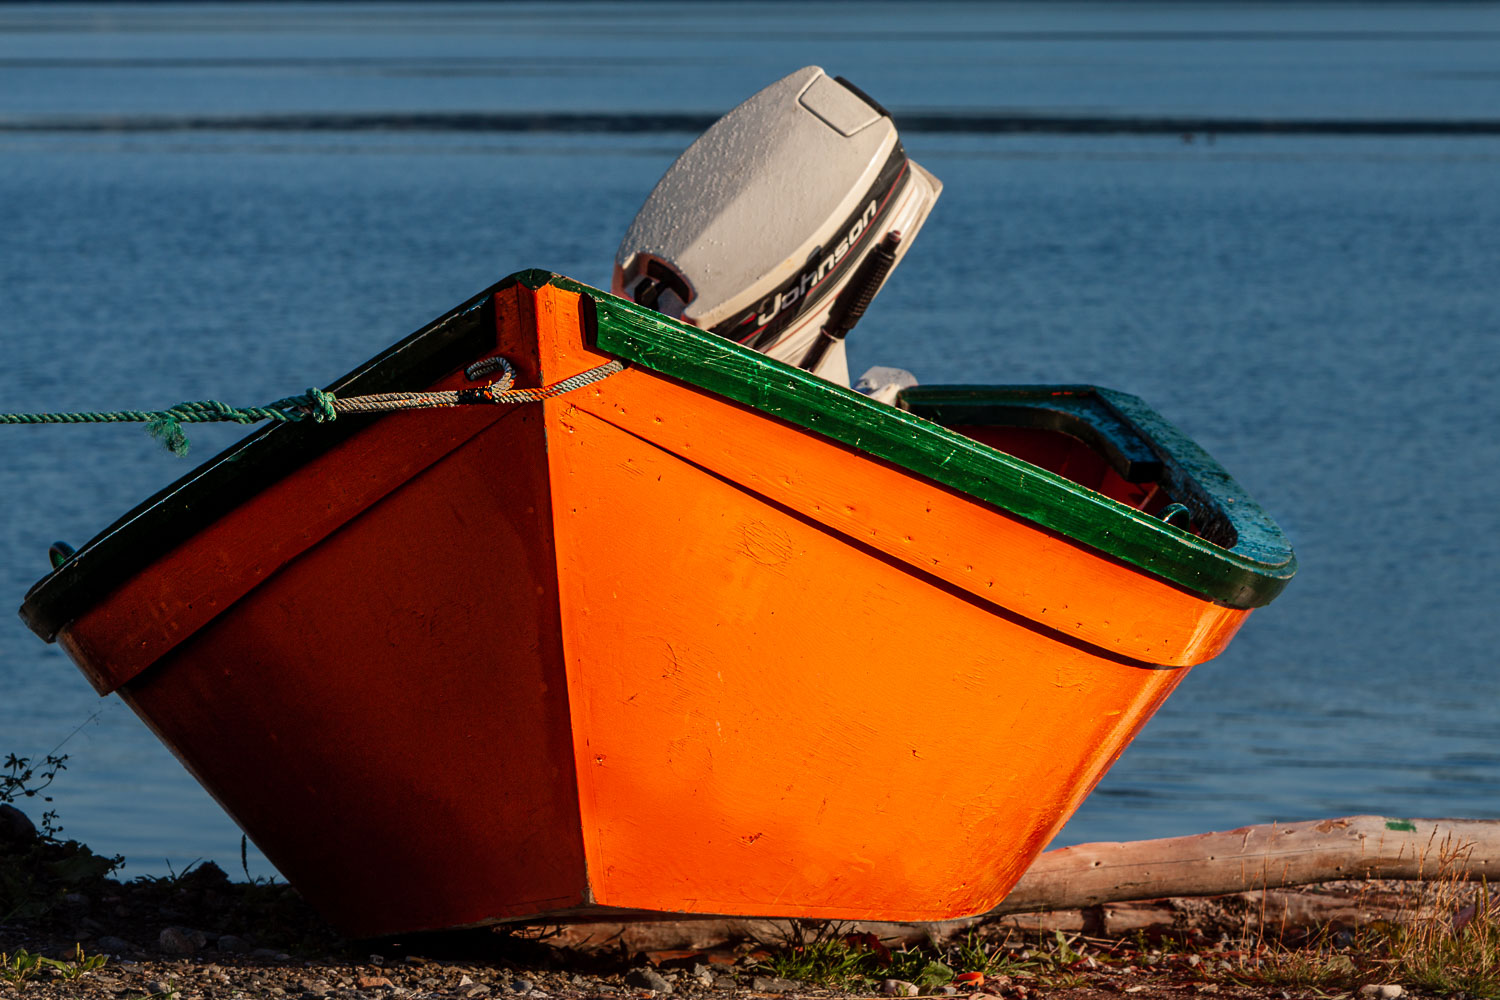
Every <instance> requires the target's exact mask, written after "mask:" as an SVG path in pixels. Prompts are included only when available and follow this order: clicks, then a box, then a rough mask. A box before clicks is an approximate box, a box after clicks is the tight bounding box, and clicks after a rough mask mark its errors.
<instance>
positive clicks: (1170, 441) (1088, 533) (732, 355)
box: [515, 271, 1297, 608]
mask: <svg viewBox="0 0 1500 1000" xmlns="http://www.w3.org/2000/svg"><path fill="white" fill-rule="evenodd" d="M515 278H516V280H518V281H520V282H521V283H523V284H525V285H527V286H529V287H532V288H539V287H541V286H542V285H544V284H552V285H554V286H555V287H557V288H560V289H563V290H565V291H569V292H574V293H577V294H580V295H582V296H585V297H586V299H587V300H588V301H591V302H592V303H593V309H594V312H595V316H596V321H595V323H594V330H593V331H592V336H593V342H594V346H596V347H597V348H598V349H599V350H601V351H604V352H606V353H608V354H611V355H615V356H617V357H619V358H622V359H624V360H626V361H629V362H631V363H632V364H634V365H639V366H642V367H645V368H649V369H651V370H653V371H656V372H659V373H660V374H662V375H666V376H668V377H671V378H674V379H678V380H680V381H683V382H688V383H691V384H693V385H695V386H698V387H699V388H702V389H705V390H707V391H709V392H712V393H714V394H716V395H719V396H723V397H725V398H728V399H731V400H733V401H735V402H738V403H742V404H744V405H747V406H750V407H753V408H755V409H757V410H760V411H762V412H764V413H766V414H769V415H771V416H774V417H777V418H780V419H781V420H784V421H786V422H788V423H791V424H793V425H796V426H799V427H803V428H806V429H807V430H810V431H812V432H814V433H817V434H820V435H822V436H824V437H827V438H829V439H831V440H834V441H837V442H839V443H841V444H844V445H847V446H849V447H851V448H855V449H857V450H859V451H862V452H865V453H866V454H869V455H871V456H873V457H876V458H880V459H884V460H886V461H888V462H892V463H894V464H896V465H899V466H901V467H903V468H905V469H908V470H910V471H911V472H913V473H915V474H917V475H920V476H923V477H925V478H927V479H931V480H933V481H935V482H938V483H941V484H942V485H944V486H948V487H951V488H953V489H955V490H958V491H960V492H962V493H965V494H968V495H969V496H972V497H974V498H976V499H978V500H982V501H984V502H985V503H988V504H991V505H993V506H995V507H997V508H999V509H1001V510H1003V511H1006V512H1008V513H1010V514H1013V515H1015V516H1017V517H1020V518H1023V519H1025V520H1027V521H1030V522H1032V523H1034V524H1037V525H1039V526H1041V527H1043V528H1046V529H1047V530H1049V531H1053V532H1056V533H1058V534H1060V535H1063V536H1066V537H1067V538H1070V539H1072V540H1074V541H1076V542H1079V543H1081V544H1083V545H1086V546H1088V547H1090V548H1092V549H1095V550H1097V551H1099V552H1101V553H1103V554H1105V555H1107V556H1110V557H1112V558H1114V559H1117V560H1119V561H1121V562H1124V563H1128V564H1130V565H1132V566H1135V567H1138V568H1140V569H1142V570H1145V571H1147V572H1149V573H1151V574H1153V575H1155V576H1158V577H1161V578H1163V579H1165V580H1168V581H1170V582H1172V583H1175V584H1177V585H1179V586H1181V587H1183V588H1185V589H1187V590H1189V591H1192V592H1194V593H1196V594H1200V595H1202V596H1203V597H1206V598H1208V599H1210V600H1213V601H1216V602H1218V603H1220V604H1223V605H1226V606H1228V607H1232V608H1254V607H1260V606H1262V605H1265V604H1268V603H1270V601H1271V600H1272V599H1273V598H1275V597H1276V595H1277V594H1279V593H1280V592H1281V590H1282V589H1283V588H1284V587H1285V586H1286V584H1287V582H1288V581H1289V580H1290V579H1291V578H1292V575H1293V574H1294V573H1295V572H1296V565H1297V564H1296V558H1295V556H1294V555H1293V554H1292V550H1291V546H1290V545H1289V544H1288V543H1287V541H1286V538H1285V536H1284V535H1283V534H1282V533H1281V531H1280V529H1278V528H1277V527H1276V524H1275V522H1273V521H1272V520H1271V519H1270V518H1269V517H1268V516H1267V515H1266V514H1265V513H1264V511H1262V510H1261V509H1260V508H1259V506H1257V505H1256V504H1255V503H1254V501H1253V500H1251V499H1250V498H1249V497H1248V496H1247V495H1246V494H1245V492H1244V491H1243V490H1242V489H1241V488H1240V487H1239V485H1238V484H1237V483H1235V481H1234V480H1233V479H1232V478H1231V477H1230V476H1229V474H1228V473H1227V472H1225V471H1224V470H1223V469H1222V468H1221V467H1220V466H1219V465H1218V464H1217V463H1215V462H1214V461H1213V459H1212V458H1210V457H1209V456H1208V455H1207V454H1206V453H1205V452H1203V450H1202V449H1201V448H1199V447H1198V446H1197V445H1196V444H1194V443H1193V442H1192V441H1191V439H1189V438H1188V437H1187V436H1186V435H1184V434H1182V433H1181V432H1180V431H1178V430H1177V429H1176V428H1174V427H1172V426H1171V425H1170V424H1169V423H1167V422H1166V421H1165V420H1163V419H1162V418H1161V417H1159V416H1157V415H1156V414H1155V413H1154V412H1153V411H1151V410H1150V408H1149V407H1147V406H1146V405H1145V404H1144V403H1142V402H1141V401H1140V400H1139V399H1137V398H1136V397H1134V396H1129V395H1127V394H1125V393H1115V392H1111V391H1110V390H1098V391H1099V392H1100V394H1101V398H1103V399H1104V400H1105V401H1106V402H1107V403H1109V404H1110V405H1111V406H1112V407H1113V408H1114V409H1115V410H1116V412H1118V413H1119V414H1120V415H1121V416H1122V417H1124V418H1125V419H1126V420H1127V421H1128V422H1130V423H1132V424H1133V425H1134V426H1135V427H1136V428H1137V429H1138V430H1139V431H1141V432H1142V433H1143V434H1144V435H1145V436H1146V437H1147V439H1148V441H1150V443H1151V445H1152V447H1153V448H1154V449H1155V450H1156V451H1157V453H1158V455H1159V456H1161V457H1162V459H1163V461H1164V464H1166V465H1167V466H1168V467H1169V469H1171V470H1175V472H1176V476H1177V480H1178V482H1177V489H1176V490H1172V492H1173V493H1174V496H1176V495H1181V494H1182V493H1183V492H1184V491H1185V490H1186V491H1188V492H1190V493H1191V494H1192V495H1193V498H1194V499H1193V501H1191V502H1190V506H1194V505H1195V504H1196V505H1197V506H1198V507H1199V509H1200V510H1202V509H1204V506H1205V505H1206V506H1207V507H1208V508H1211V509H1212V511H1213V512H1214V513H1215V514H1217V515H1219V516H1222V517H1223V518H1224V519H1226V520H1227V521H1228V523H1230V524H1231V525H1232V526H1233V529H1234V530H1233V538H1234V544H1233V547H1231V548H1224V547H1221V546H1219V545H1215V544H1213V543H1212V542H1209V541H1207V540H1205V539H1202V538H1199V537H1197V536H1195V535H1193V534H1191V533H1189V532H1187V531H1184V530H1182V529H1180V528H1177V527H1174V526H1172V525H1169V524H1166V523H1164V522H1162V521H1160V520H1158V519H1156V518H1154V517H1151V516H1150V515H1147V514H1145V513H1142V512H1141V511H1138V510H1136V509H1135V508H1133V507H1130V506H1128V505H1126V504H1123V503H1120V502H1118V501H1116V500H1112V499H1110V498H1109V497H1106V496H1104V495H1103V494H1101V493H1096V492H1095V491H1093V490H1090V489H1088V488H1087V487H1084V486H1081V485H1079V484H1077V483H1074V482H1072V481H1071V480H1068V479H1065V478H1063V477H1062V476H1058V475H1055V474H1053V473H1051V472H1048V471H1046V470H1044V469H1041V468H1038V467H1037V466H1034V465H1032V464H1030V463H1029V462H1024V461H1022V460H1020V459H1018V458H1014V457H1012V456H1010V455H1007V454H1005V453H1004V452H1001V451H997V450H996V449H994V448H991V447H989V446H987V445H984V444H980V443H979V442H977V441H975V440H973V439H971V438H968V437H965V436H964V435H962V434H959V433H957V432H955V431H951V430H948V429H947V428H946V427H943V426H941V425H939V424H937V423H934V422H933V421H931V420H927V419H923V418H922V417H919V416H916V415H915V414H912V413H908V412H904V411H902V410H899V409H897V408H895V407H891V406H886V405H884V404H881V403H877V402H874V401H872V400H870V399H868V398H867V397H865V396H863V395H861V394H860V393H857V392H854V391H853V390H851V389H846V388H843V387H842V386H836V385H833V384H832V383H830V382H827V381H825V380H823V379H821V378H818V377H816V376H814V375H811V374H809V373H807V372H804V371H801V370H800V369H797V368H792V367H790V366H789V365H785V364H782V363H780V362H778V361H773V360H772V359H770V358H768V357H766V356H765V355H764V354H761V353H759V352H757V351H752V350H749V349H748V348H744V347H741V346H740V345H738V344H735V343H733V342H731V341H728V340H725V339H724V338H722V337H719V336H716V335H714V334H711V333H708V332H706V331H704V330H700V329H698V328H697V327H693V326H688V325H687V324H684V323H679V322H676V321H674V320H671V319H668V318H667V317H665V316H662V315H661V314H660V313H656V312H653V311H651V310H647V309H644V308H642V307H640V306H637V305H636V304H634V303H632V302H628V301H626V300H624V299H620V298H617V297H615V296H612V295H609V294H607V293H605V292H601V291H599V290H598V289H595V288H590V287H589V286H587V285H584V284H581V283H579V282H576V281H573V280H571V279H568V278H564V277H561V276H558V275H553V274H549V273H547V272H545V271H530V272H522V273H521V274H518V275H516V276H515ZM951 388H964V387H951ZM967 391H969V392H973V391H975V387H967ZM1189 484H1191V486H1190V488H1189Z"/></svg>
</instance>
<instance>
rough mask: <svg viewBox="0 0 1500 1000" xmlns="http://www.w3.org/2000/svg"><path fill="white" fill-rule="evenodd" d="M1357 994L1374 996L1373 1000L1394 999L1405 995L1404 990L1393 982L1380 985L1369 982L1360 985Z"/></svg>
mask: <svg viewBox="0 0 1500 1000" xmlns="http://www.w3.org/2000/svg"><path fill="white" fill-rule="evenodd" d="M1359 995H1360V996H1362V997H1374V998H1375V1000H1396V998H1397V997H1403V996H1406V990H1405V989H1404V988H1403V987H1401V986H1397V985H1396V984H1395V983H1385V984H1381V985H1376V984H1374V983H1371V984H1370V985H1369V986H1361V987H1360V988H1359Z"/></svg>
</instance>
